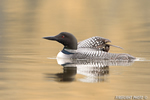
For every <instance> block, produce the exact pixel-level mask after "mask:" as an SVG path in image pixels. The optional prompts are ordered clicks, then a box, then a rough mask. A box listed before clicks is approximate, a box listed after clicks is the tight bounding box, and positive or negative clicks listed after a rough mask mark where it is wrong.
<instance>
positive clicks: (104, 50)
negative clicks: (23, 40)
mask: <svg viewBox="0 0 150 100" xmlns="http://www.w3.org/2000/svg"><path fill="white" fill-rule="evenodd" d="M44 39H48V40H54V41H57V42H59V43H61V44H63V45H64V49H63V50H62V51H61V52H59V53H58V55H57V57H58V58H71V59H99V60H134V59H135V57H133V56H131V55H129V54H124V53H120V54H117V53H108V51H109V49H110V46H114V47H118V48H121V47H119V46H115V45H111V44H107V43H108V42H111V41H110V40H108V39H105V38H102V37H98V36H95V37H92V38H89V39H86V40H83V41H81V42H79V43H77V39H76V38H75V37H74V36H73V35H72V34H71V33H68V32H61V33H60V34H58V35H56V36H50V37H44Z"/></svg>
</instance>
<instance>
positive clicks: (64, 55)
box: [57, 49, 76, 58]
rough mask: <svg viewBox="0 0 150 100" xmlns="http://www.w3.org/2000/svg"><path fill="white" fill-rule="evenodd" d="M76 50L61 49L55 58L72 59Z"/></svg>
mask: <svg viewBox="0 0 150 100" xmlns="http://www.w3.org/2000/svg"><path fill="white" fill-rule="evenodd" d="M75 52H76V50H66V49H63V50H62V51H60V52H59V53H58V54H57V58H72V57H73V56H74V53H75Z"/></svg>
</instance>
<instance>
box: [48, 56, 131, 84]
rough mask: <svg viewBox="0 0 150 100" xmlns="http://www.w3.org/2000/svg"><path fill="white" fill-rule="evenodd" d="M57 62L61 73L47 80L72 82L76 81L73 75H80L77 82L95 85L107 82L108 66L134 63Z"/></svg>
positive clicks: (67, 60) (59, 60) (112, 61)
mask: <svg viewBox="0 0 150 100" xmlns="http://www.w3.org/2000/svg"><path fill="white" fill-rule="evenodd" d="M57 62H58V64H59V65H61V66H63V72H62V73H57V74H47V77H48V78H53V79H54V80H55V81H58V82H72V81H75V80H76V78H75V75H76V74H80V75H84V77H82V78H81V79H78V80H77V81H82V82H90V83H95V82H102V81H106V80H107V75H109V66H130V65H131V64H132V63H133V62H134V61H129V60H124V61H117V60H93V59H82V60H81V59H58V58H57Z"/></svg>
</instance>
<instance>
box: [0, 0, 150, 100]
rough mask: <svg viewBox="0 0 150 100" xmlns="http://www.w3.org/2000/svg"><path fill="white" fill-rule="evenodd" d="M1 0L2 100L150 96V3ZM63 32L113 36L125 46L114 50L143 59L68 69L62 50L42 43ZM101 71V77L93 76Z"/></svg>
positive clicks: (105, 99)
mask: <svg viewBox="0 0 150 100" xmlns="http://www.w3.org/2000/svg"><path fill="white" fill-rule="evenodd" d="M0 2H1V3H0V97H1V99H2V100H59V99H62V100H77V99H78V100H91V99H92V100H100V99H103V100H113V99H114V98H115V96H147V97H148V98H150V84H149V83H150V61H149V60H150V51H149V50H150V10H149V9H150V6H149V5H150V1H148V0H145V1H141V0H132V1H125V0H124V1H116V0H111V1H104V0H101V1H99V0H96V1H91V0H82V1H81V0H63V1H61V0H60V1H56V0H42V1H39V0H19V1H18V0H13V1H11V0H0ZM62 31H67V32H71V33H73V34H74V35H75V36H76V37H77V40H78V41H82V40H84V39H87V38H90V37H92V36H101V37H105V38H108V39H110V40H111V41H112V44H114V45H118V46H121V47H123V48H124V50H121V49H117V48H114V47H112V48H111V50H110V52H112V53H129V54H131V55H133V56H135V57H137V58H140V60H137V61H135V62H134V63H132V64H130V65H128V66H121V65H118V66H114V65H113V66H105V68H103V69H100V68H97V69H96V68H95V69H88V68H85V69H81V70H80V69H79V68H78V69H76V68H75V67H74V68H64V67H63V66H61V65H59V64H58V63H57V60H56V59H55V58H56V55H57V53H58V52H59V51H60V50H61V49H62V48H63V46H62V45H61V44H59V43H57V42H54V41H46V40H44V39H42V37H44V36H52V35H56V34H58V33H60V32H62ZM49 58H54V59H49ZM83 65H84V64H83ZM87 70H88V71H87ZM96 71H97V72H98V71H99V74H93V72H94V73H96ZM89 72H90V74H88V73H89ZM96 75H97V76H96Z"/></svg>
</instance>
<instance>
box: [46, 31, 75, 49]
mask: <svg viewBox="0 0 150 100" xmlns="http://www.w3.org/2000/svg"><path fill="white" fill-rule="evenodd" d="M44 39H48V40H54V41H58V42H59V43H61V44H63V45H64V48H65V49H74V50H76V49H77V39H76V38H75V36H73V35H72V34H71V33H68V32H61V33H60V34H58V35H56V36H49V37H44Z"/></svg>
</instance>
